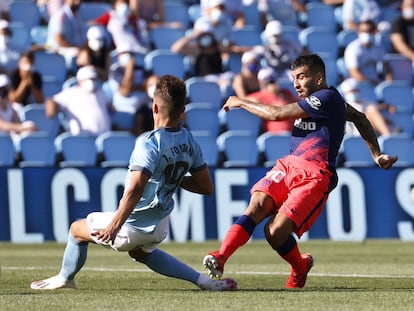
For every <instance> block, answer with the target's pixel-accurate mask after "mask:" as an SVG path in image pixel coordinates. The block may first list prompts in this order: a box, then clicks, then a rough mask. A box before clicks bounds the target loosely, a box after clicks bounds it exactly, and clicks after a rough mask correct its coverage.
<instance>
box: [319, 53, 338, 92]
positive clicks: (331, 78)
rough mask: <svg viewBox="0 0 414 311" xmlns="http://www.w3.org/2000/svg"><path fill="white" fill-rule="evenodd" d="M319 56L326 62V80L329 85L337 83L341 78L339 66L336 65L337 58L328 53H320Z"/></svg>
mask: <svg viewBox="0 0 414 311" xmlns="http://www.w3.org/2000/svg"><path fill="white" fill-rule="evenodd" d="M319 56H320V57H321V58H322V59H323V61H324V63H325V69H326V81H327V83H328V85H334V86H335V85H337V84H338V83H339V80H340V76H339V71H338V67H337V66H336V62H337V59H336V58H333V57H332V56H331V54H327V53H319Z"/></svg>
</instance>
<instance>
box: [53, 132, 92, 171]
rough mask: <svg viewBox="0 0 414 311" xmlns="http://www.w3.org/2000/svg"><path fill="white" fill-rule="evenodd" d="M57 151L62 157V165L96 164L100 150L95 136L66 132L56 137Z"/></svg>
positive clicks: (60, 162) (60, 163)
mask: <svg viewBox="0 0 414 311" xmlns="http://www.w3.org/2000/svg"><path fill="white" fill-rule="evenodd" d="M55 146H56V152H57V153H58V155H60V156H61V157H62V159H60V161H59V166H60V167H71V166H74V167H80V166H95V165H96V162H97V155H98V150H97V148H96V144H95V137H94V136H91V135H72V134H70V133H69V132H64V133H62V134H60V135H58V136H57V137H56V138H55Z"/></svg>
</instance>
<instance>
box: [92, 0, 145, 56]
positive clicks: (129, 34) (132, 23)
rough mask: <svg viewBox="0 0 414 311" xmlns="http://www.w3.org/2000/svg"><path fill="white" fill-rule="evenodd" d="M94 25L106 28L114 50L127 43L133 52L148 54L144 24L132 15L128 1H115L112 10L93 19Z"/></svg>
mask: <svg viewBox="0 0 414 311" xmlns="http://www.w3.org/2000/svg"><path fill="white" fill-rule="evenodd" d="M94 23H96V24H98V25H101V26H104V27H106V29H107V30H108V32H109V33H110V34H111V37H112V41H113V45H114V46H115V48H118V47H119V46H120V45H122V44H126V43H127V44H129V45H130V46H131V48H132V49H133V51H134V52H138V53H147V52H148V50H149V38H148V33H147V29H146V25H145V22H143V21H141V20H139V19H137V18H136V16H134V14H132V12H131V9H130V7H129V1H128V0H115V1H114V4H113V8H112V9H111V10H110V11H108V12H105V13H104V14H102V15H101V16H99V17H98V18H97V19H95V21H94Z"/></svg>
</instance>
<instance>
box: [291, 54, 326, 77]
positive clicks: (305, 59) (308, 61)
mask: <svg viewBox="0 0 414 311" xmlns="http://www.w3.org/2000/svg"><path fill="white" fill-rule="evenodd" d="M302 66H308V68H309V70H310V72H311V73H312V74H315V73H318V72H320V73H322V75H323V77H326V74H325V63H324V62H323V60H322V58H321V57H320V56H319V55H318V54H308V55H301V56H299V57H298V58H296V59H295V60H294V61H293V63H292V65H291V66H290V69H291V70H295V69H296V68H299V67H302Z"/></svg>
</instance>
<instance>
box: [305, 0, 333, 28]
mask: <svg viewBox="0 0 414 311" xmlns="http://www.w3.org/2000/svg"><path fill="white" fill-rule="evenodd" d="M305 16H306V20H305V22H306V25H307V26H308V27H314V26H316V27H330V28H335V27H336V24H337V22H336V17H335V11H334V6H333V5H330V4H324V3H322V2H308V3H306V14H305Z"/></svg>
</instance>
